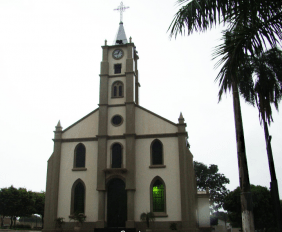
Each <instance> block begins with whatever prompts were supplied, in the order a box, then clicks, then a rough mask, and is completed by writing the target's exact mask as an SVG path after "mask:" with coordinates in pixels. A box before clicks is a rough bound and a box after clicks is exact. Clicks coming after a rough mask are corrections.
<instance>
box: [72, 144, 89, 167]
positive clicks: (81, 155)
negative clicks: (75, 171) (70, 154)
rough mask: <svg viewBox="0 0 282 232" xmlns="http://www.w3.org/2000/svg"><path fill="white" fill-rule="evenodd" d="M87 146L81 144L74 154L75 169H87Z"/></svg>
mask: <svg viewBox="0 0 282 232" xmlns="http://www.w3.org/2000/svg"><path fill="white" fill-rule="evenodd" d="M85 151H86V149H85V146H84V145H83V144H82V143H79V144H78V145H77V146H76V148H75V152H74V167H75V168H84V167H85Z"/></svg>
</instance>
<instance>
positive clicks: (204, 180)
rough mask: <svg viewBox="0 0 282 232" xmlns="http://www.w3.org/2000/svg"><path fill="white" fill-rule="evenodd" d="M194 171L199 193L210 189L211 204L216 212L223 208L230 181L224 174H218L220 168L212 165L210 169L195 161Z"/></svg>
mask: <svg viewBox="0 0 282 232" xmlns="http://www.w3.org/2000/svg"><path fill="white" fill-rule="evenodd" d="M194 170H195V175H196V180H197V189H198V190H199V191H203V190H206V188H208V189H209V192H210V202H211V205H212V207H213V209H214V210H218V209H219V208H221V207H222V205H223V202H224V198H225V196H226V195H227V194H228V193H229V190H228V189H227V188H226V187H225V185H226V184H229V179H228V178H226V177H225V176H224V174H221V173H218V167H217V165H215V164H211V165H210V166H209V167H208V166H207V165H205V164H203V163H199V162H197V161H194Z"/></svg>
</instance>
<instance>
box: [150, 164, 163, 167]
mask: <svg viewBox="0 0 282 232" xmlns="http://www.w3.org/2000/svg"><path fill="white" fill-rule="evenodd" d="M149 168H166V165H163V164H158V165H150V166H149Z"/></svg>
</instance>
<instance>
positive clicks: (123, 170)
mask: <svg viewBox="0 0 282 232" xmlns="http://www.w3.org/2000/svg"><path fill="white" fill-rule="evenodd" d="M103 171H104V172H105V173H109V174H111V173H126V172H127V169H126V168H105V169H103Z"/></svg>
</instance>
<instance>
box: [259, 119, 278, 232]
mask: <svg viewBox="0 0 282 232" xmlns="http://www.w3.org/2000/svg"><path fill="white" fill-rule="evenodd" d="M261 115H262V120H263V126H264V136H265V143H266V151H267V157H268V165H269V171H270V178H271V182H270V190H271V199H272V205H273V210H274V214H275V222H276V226H277V229H278V231H279V232H280V231H282V230H281V229H282V225H281V209H280V200H279V192H278V184H277V179H276V174H275V167H274V161H273V155H272V149H271V143H270V140H271V136H269V133H268V126H267V122H266V121H265V115H264V114H263V113H262V114H261Z"/></svg>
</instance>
